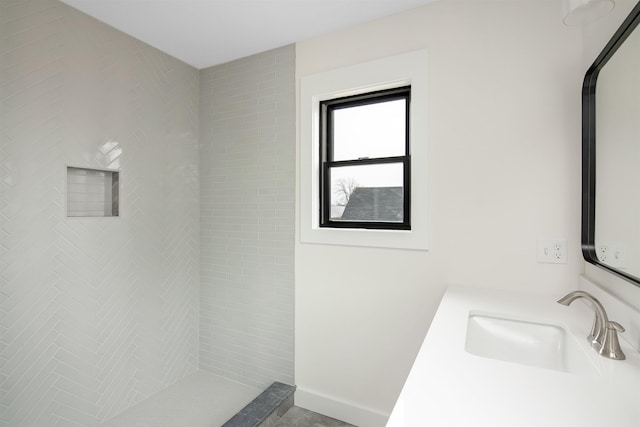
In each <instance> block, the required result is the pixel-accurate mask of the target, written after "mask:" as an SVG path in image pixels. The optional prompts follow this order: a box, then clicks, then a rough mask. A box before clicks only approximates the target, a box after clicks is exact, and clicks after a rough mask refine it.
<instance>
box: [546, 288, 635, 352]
mask: <svg viewBox="0 0 640 427" xmlns="http://www.w3.org/2000/svg"><path fill="white" fill-rule="evenodd" d="M578 298H584V299H586V300H587V301H589V302H591V305H592V307H593V309H594V311H595V312H596V315H595V318H594V320H593V326H592V327H591V333H590V334H589V336H588V337H587V340H589V342H590V343H591V347H593V349H594V350H596V351H597V352H598V354H600V355H601V356H604V357H606V358H609V359H616V360H624V359H626V356H625V355H624V353H623V352H622V349H621V348H620V342H619V341H618V332H624V328H623V327H622V326H621V325H620V324H619V323H618V322H613V321H610V320H609V318H608V317H607V312H606V311H605V310H604V307H603V306H602V304H601V303H600V301H598V300H597V299H596V298H595V297H594V296H593V295H591V294H589V293H588V292H584V291H574V292H571V293H569V294H567V295H565V296H564V297H562V298H560V299H559V300H558V303H559V304H562V305H566V306H568V305H569V304H571V303H572V302H573V301H575V300H576V299H578Z"/></svg>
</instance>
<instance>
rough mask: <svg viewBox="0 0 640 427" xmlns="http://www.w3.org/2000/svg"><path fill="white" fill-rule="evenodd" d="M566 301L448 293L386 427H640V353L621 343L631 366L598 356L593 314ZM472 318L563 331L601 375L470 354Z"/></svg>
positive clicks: (490, 292) (470, 291)
mask: <svg viewBox="0 0 640 427" xmlns="http://www.w3.org/2000/svg"><path fill="white" fill-rule="evenodd" d="M562 296H563V295H537V294H524V293H515V292H507V291H497V290H488V289H477V288H463V287H452V288H449V289H448V290H447V292H446V293H445V296H444V297H443V299H442V301H441V303H440V306H439V308H438V311H437V312H436V315H435V317H434V319H433V322H432V324H431V327H430V329H429V332H428V333H427V336H426V337H425V340H424V342H423V344H422V347H421V348H420V351H419V353H418V356H417V357H416V360H415V362H414V364H413V367H412V368H411V371H410V373H409V376H408V378H407V381H406V382H405V384H404V387H403V389H402V392H401V394H400V397H399V398H398V401H397V402H396V405H395V407H394V409H393V412H392V414H391V417H390V418H389V421H388V423H387V427H409V426H411V427H431V426H433V427H440V426H474V427H476V426H491V427H499V426H504V427H520V426H522V427H524V426H540V427H551V426H558V427H570V426H576V427H586V426H599V427H618V426H620V427H622V426H634V427H638V426H640V353H638V351H636V350H635V349H634V348H633V347H631V346H630V345H628V344H627V343H626V342H625V341H624V340H622V339H621V340H620V341H621V346H622V348H623V350H624V352H625V354H626V356H627V359H626V360H624V361H618V360H610V359H606V358H604V357H601V356H600V355H598V354H597V353H596V352H595V351H594V350H593V349H591V348H590V346H589V343H588V342H587V340H586V336H587V334H588V333H589V331H590V329H591V323H592V321H593V312H592V311H591V309H589V308H588V307H587V306H586V305H585V304H583V303H581V302H580V301H575V302H574V303H573V304H571V306H569V307H566V306H563V305H560V304H557V303H556V300H557V299H559V298H560V297H562ZM606 308H607V307H606V306H605V309H606ZM470 312H485V313H493V314H498V315H504V316H507V317H512V318H517V319H523V320H525V319H526V320H530V321H539V322H541V323H553V324H556V325H560V326H562V327H563V328H564V329H566V330H567V331H568V332H569V333H570V334H572V335H574V336H576V337H578V338H579V340H578V342H580V343H582V344H580V345H581V346H584V347H583V348H584V352H585V353H586V354H587V355H588V358H589V361H590V362H591V363H593V365H594V368H595V369H594V372H593V373H590V374H573V373H566V372H561V371H556V370H552V369H544V368H537V367H531V366H526V365H521V364H517V363H510V362H504V361H499V360H495V359H490V358H486V357H480V356H476V355H473V354H470V353H467V352H466V351H465V340H466V332H467V321H468V317H469V313H470ZM610 320H617V319H615V318H612V319H610ZM623 326H625V325H623Z"/></svg>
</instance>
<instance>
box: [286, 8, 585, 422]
mask: <svg viewBox="0 0 640 427" xmlns="http://www.w3.org/2000/svg"><path fill="white" fill-rule="evenodd" d="M561 15H562V7H561V3H560V2H555V1H544V2H540V1H536V0H530V1H529V0H526V1H518V2H504V1H495V2H476V1H472V0H469V1H447V2H437V3H434V4H432V5H428V6H425V7H422V8H419V9H415V10H412V11H409V12H406V13H401V14H398V15H395V16H392V17H388V18H385V19H381V20H378V21H375V22H372V23H369V24H366V25H361V26H357V27H353V28H350V29H347V30H344V31H339V32H335V33H332V34H329V35H326V36H324V37H319V38H315V39H312V40H307V41H303V42H300V43H299V44H298V45H297V51H296V55H297V57H296V58H297V60H296V69H297V79H298V82H299V79H300V78H301V77H304V76H308V75H311V74H315V73H318V72H323V71H327V70H331V69H335V68H338V67H344V66H349V65H352V64H356V63H360V62H364V61H369V60H373V59H377V58H382V57H386V56H390V55H394V54H398V53H402V52H407V51H411V50H416V49H422V48H426V49H428V51H429V94H430V101H429V117H428V123H429V128H430V129H429V141H428V142H429V162H428V164H427V165H413V167H428V168H429V174H428V178H429V185H428V188H429V194H428V197H429V218H428V222H429V235H430V250H429V251H428V252H427V251H410V250H400V249H374V248H364V247H345V246H331V245H320V244H302V243H300V240H299V224H298V225H297V232H298V235H297V239H296V240H297V242H296V253H295V255H296V318H295V323H296V331H295V340H296V341H295V342H296V347H295V351H296V371H295V375H296V384H297V385H298V392H297V394H296V399H297V402H298V404H302V405H305V406H308V407H311V408H310V409H316V410H320V411H321V412H324V413H327V414H329V415H334V416H338V417H341V418H342V419H344V420H346V421H350V422H353V423H355V424H360V425H369V426H373V425H376V424H380V423H383V422H384V417H385V414H388V413H389V412H390V410H391V409H392V407H393V404H394V402H395V399H396V397H397V395H398V393H399V392H400V389H401V387H402V384H403V381H404V379H405V377H406V374H407V373H408V371H409V369H410V367H411V364H412V362H413V359H414V357H415V355H416V352H417V350H418V347H419V345H420V343H421V342H422V339H423V337H424V335H425V333H426V331H427V329H428V327H429V323H430V321H431V318H432V316H433V314H434V311H435V309H436V307H437V305H438V302H439V300H440V297H441V296H442V294H443V292H444V290H445V288H446V286H447V285H450V284H465V285H471V286H478V287H492V288H505V289H511V290H523V291H525V290H526V291H536V292H537V291H539V292H557V293H558V294H561V293H562V292H564V291H567V290H569V289H573V288H575V287H576V286H577V276H578V274H579V273H580V272H581V271H582V269H583V262H582V258H581V254H580V250H579V246H580V245H579V242H580V237H579V230H580V222H579V218H580V200H579V194H580V91H581V84H582V76H583V69H582V66H581V62H582V56H581V40H582V36H581V30H580V29H576V28H567V27H565V26H563V25H562V16H561ZM298 162H299V160H298ZM298 178H299V177H298ZM299 208H300V207H299V206H298V210H299ZM540 237H557V238H566V239H567V241H568V247H569V248H568V249H569V256H568V259H569V261H568V263H567V264H564V265H555V264H538V263H537V261H536V240H537V239H538V238H540Z"/></svg>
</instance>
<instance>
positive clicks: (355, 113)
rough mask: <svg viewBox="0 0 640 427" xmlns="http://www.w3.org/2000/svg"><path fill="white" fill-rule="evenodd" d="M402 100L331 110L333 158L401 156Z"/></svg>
mask: <svg viewBox="0 0 640 427" xmlns="http://www.w3.org/2000/svg"><path fill="white" fill-rule="evenodd" d="M406 102H407V101H406V99H399V100H394V101H386V102H378V103H375V104H368V105H360V106H357V107H348V108H339V109H335V110H333V160H334V161H340V160H355V159H359V158H362V157H369V158H374V157H393V156H404V155H405V154H406V153H405V147H406V117H405V113H406Z"/></svg>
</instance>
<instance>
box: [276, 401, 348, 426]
mask: <svg viewBox="0 0 640 427" xmlns="http://www.w3.org/2000/svg"><path fill="white" fill-rule="evenodd" d="M273 427H355V426H354V425H352V424H347V423H345V422H343V421H339V420H336V419H333V418H329V417H325V416H324V415H320V414H317V413H315V412H311V411H308V410H306V409H302V408H299V407H297V406H293V407H292V408H291V409H289V410H288V411H287V413H286V414H284V415H283V416H282V418H280V420H278V422H276V423H275V424H274V426H273Z"/></svg>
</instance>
